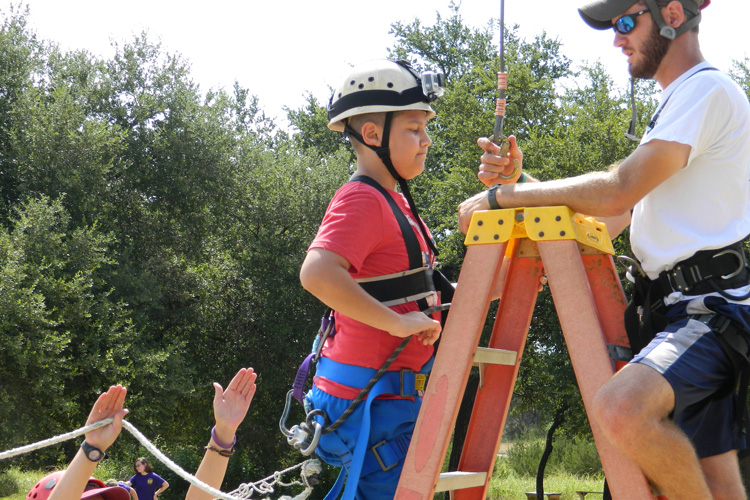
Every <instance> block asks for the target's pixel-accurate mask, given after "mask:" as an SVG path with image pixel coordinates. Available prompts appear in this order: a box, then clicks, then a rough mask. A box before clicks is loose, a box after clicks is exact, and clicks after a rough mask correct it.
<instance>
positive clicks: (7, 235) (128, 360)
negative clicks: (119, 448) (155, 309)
mask: <svg viewBox="0 0 750 500" xmlns="http://www.w3.org/2000/svg"><path fill="white" fill-rule="evenodd" d="M111 243H112V241H111V236H110V235H106V234H102V233H101V232H100V231H99V230H98V228H97V227H96V226H95V225H92V226H90V227H80V228H73V227H71V225H70V217H69V216H68V215H67V213H66V212H65V210H64V208H63V207H62V203H61V202H60V201H59V200H58V201H50V200H49V199H47V198H41V199H39V200H32V201H29V202H28V203H26V204H24V205H22V206H19V207H18V212H17V215H16V216H15V217H14V219H13V225H12V227H10V228H8V229H7V230H6V229H2V230H0V331H1V332H3V339H4V340H3V342H2V345H0V361H2V362H1V363H0V380H3V381H4V383H3V384H1V385H0V400H2V401H3V404H2V405H0V428H2V432H0V446H5V447H6V448H7V447H9V446H11V445H20V444H24V443H25V442H27V441H28V440H31V439H36V438H39V439H41V438H46V437H49V436H50V435H53V434H56V433H58V432H61V431H65V430H70V429H68V425H69V422H71V421H73V422H83V421H85V418H86V415H87V414H88V409H87V408H86V407H85V406H81V405H78V404H77V403H78V402H80V401H86V402H88V401H89V400H91V397H92V396H93V395H94V394H96V391H97V390H99V389H100V388H102V387H106V386H108V385H109V384H112V383H115V382H128V381H129V380H131V379H132V373H133V371H132V367H133V365H134V364H136V363H137V362H138V360H139V356H138V353H137V352H133V351H132V350H131V339H130V337H131V335H132V334H133V331H132V326H131V324H130V322H129V321H128V319H127V315H126V314H125V313H124V310H123V307H122V305H121V304H118V303H115V302H113V301H112V300H111V299H110V297H109V293H108V292H107V290H106V287H105V286H104V283H102V276H103V275H104V274H106V273H105V272H104V271H105V269H106V268H108V267H111V266H113V265H115V264H116V263H115V262H113V261H112V260H111V259H110V258H109V257H108V256H107V250H108V248H109V245H111ZM11 381H18V382H19V383H11ZM48 456H49V455H43V457H48ZM35 457H37V458H36V460H39V458H38V456H36V455H35ZM37 463H39V462H37Z"/></svg>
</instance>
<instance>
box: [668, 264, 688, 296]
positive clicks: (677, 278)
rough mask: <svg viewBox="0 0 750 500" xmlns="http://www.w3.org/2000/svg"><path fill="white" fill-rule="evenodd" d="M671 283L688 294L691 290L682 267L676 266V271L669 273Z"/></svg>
mask: <svg viewBox="0 0 750 500" xmlns="http://www.w3.org/2000/svg"><path fill="white" fill-rule="evenodd" d="M669 276H670V281H671V282H672V283H673V284H674V286H675V288H677V289H678V290H679V291H681V292H687V291H688V290H690V285H688V283H687V281H685V276H684V275H683V274H682V266H675V267H674V269H672V270H671V271H669Z"/></svg>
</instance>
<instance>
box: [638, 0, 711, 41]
mask: <svg viewBox="0 0 750 500" xmlns="http://www.w3.org/2000/svg"><path fill="white" fill-rule="evenodd" d="M646 6H647V7H648V10H649V12H650V13H651V17H652V18H653V19H654V22H655V23H656V25H657V26H658V27H659V34H660V35H661V36H663V37H664V38H668V39H669V40H674V39H675V38H677V37H678V36H680V35H682V34H683V33H685V32H686V31H690V30H691V29H693V28H695V27H696V26H698V23H700V22H701V13H700V10H698V12H697V13H696V14H695V15H694V16H693V17H692V18H690V19H688V20H687V21H685V22H684V23H682V24H681V25H680V27H679V28H677V29H675V28H673V27H671V26H669V25H668V24H667V23H666V22H665V21H664V17H663V16H662V15H661V9H660V8H659V5H658V4H657V3H656V0H646ZM682 8H683V9H684V8H685V6H684V5H683V6H682ZM685 12H686V13H688V14H692V12H689V11H685Z"/></svg>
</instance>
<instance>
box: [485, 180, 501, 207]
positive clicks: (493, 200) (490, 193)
mask: <svg viewBox="0 0 750 500" xmlns="http://www.w3.org/2000/svg"><path fill="white" fill-rule="evenodd" d="M499 187H500V184H495V185H494V186H492V187H491V188H489V189H488V190H487V202H489V204H490V208H491V209H492V210H500V209H501V208H502V207H501V206H500V204H499V203H498V202H497V197H496V196H495V191H497V189H498V188H499Z"/></svg>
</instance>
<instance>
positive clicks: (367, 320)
mask: <svg viewBox="0 0 750 500" xmlns="http://www.w3.org/2000/svg"><path fill="white" fill-rule="evenodd" d="M335 258H336V256H335V254H332V252H328V251H318V252H310V253H309V254H308V256H307V258H306V259H305V263H304V264H303V266H302V270H301V272H300V281H301V283H302V286H303V287H304V288H305V290H307V291H308V292H310V293H312V294H313V295H314V296H315V297H317V298H318V299H319V300H320V301H321V302H323V303H324V304H326V305H327V306H328V307H330V308H331V309H333V310H335V311H337V312H339V313H341V314H343V315H345V316H347V317H349V318H352V319H354V320H356V321H359V322H361V323H364V324H366V325H368V326H371V327H373V328H378V329H380V330H385V331H387V332H393V331H394V330H395V329H397V328H398V324H399V321H400V315H399V314H398V313H396V312H395V311H393V310H392V309H390V308H389V307H386V306H384V305H383V304H381V303H380V302H378V301H377V300H376V299H375V298H374V297H372V296H371V295H370V294H368V293H367V292H365V290H364V289H363V288H362V287H361V286H360V285H359V284H358V283H357V282H356V281H355V280H354V279H353V278H352V277H351V275H350V274H349V272H348V270H347V269H346V267H344V266H341V265H331V262H330V259H335Z"/></svg>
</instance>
